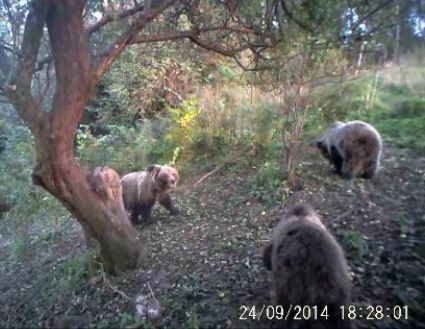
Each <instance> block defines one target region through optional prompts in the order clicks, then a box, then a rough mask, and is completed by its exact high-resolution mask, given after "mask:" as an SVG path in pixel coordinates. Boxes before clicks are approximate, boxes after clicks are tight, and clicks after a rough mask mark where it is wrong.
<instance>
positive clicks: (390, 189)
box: [0, 149, 425, 328]
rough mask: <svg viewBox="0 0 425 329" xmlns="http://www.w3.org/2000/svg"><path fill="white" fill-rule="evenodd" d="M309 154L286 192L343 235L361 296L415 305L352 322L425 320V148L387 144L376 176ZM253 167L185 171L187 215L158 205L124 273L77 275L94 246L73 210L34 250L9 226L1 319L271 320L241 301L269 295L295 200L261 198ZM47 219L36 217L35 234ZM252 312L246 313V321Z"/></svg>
mask: <svg viewBox="0 0 425 329" xmlns="http://www.w3.org/2000/svg"><path fill="white" fill-rule="evenodd" d="M303 154H304V155H303V159H302V161H300V165H299V172H300V177H301V181H300V183H301V189H300V190H298V191H294V192H291V191H288V193H287V197H286V199H285V200H284V203H285V204H290V203H294V202H296V201H308V202H310V203H311V204H313V205H314V206H315V207H316V209H317V211H318V213H319V214H320V215H321V217H322V219H323V221H324V223H325V225H327V226H328V228H329V229H330V230H331V231H332V233H334V234H335V236H336V237H337V239H338V241H340V243H341V244H342V245H343V247H344V249H345V250H346V254H347V258H348V262H349V265H350V269H351V274H352V279H353V284H354V296H353V297H354V301H353V304H354V305H356V306H358V307H363V308H364V309H366V308H367V306H368V305H373V306H374V307H376V306H377V305H382V306H383V307H384V310H386V309H387V308H390V309H391V310H392V309H393V307H394V306H396V305H401V306H404V305H408V320H394V319H391V318H390V317H386V316H384V318H383V319H381V320H375V321H373V320H366V319H364V318H363V319H360V318H359V319H357V320H355V321H353V324H354V325H355V326H356V327H358V328H370V327H373V328H413V327H415V328H425V296H424V295H425V294H424V292H425V157H413V156H412V155H411V154H410V153H409V152H407V151H403V150H398V149H392V150H387V151H386V152H385V153H384V156H383V161H382V169H381V171H380V172H379V175H378V177H377V178H376V179H375V180H374V181H364V180H356V181H354V182H349V181H344V180H341V179H339V178H337V177H335V176H334V175H333V174H332V173H331V171H330V169H329V168H328V167H327V166H326V162H325V161H324V160H323V159H321V158H320V157H318V155H317V153H315V152H312V150H308V149H307V150H305V152H303ZM255 172H256V171H255V170H254V169H252V170H246V169H245V170H242V169H236V168H233V167H230V168H226V167H223V168H222V169H221V170H220V171H218V172H216V173H215V174H213V175H211V176H210V177H208V178H207V179H205V180H204V181H203V182H202V183H200V184H198V185H197V186H196V187H194V186H193V183H194V182H196V181H197V180H198V179H199V178H200V177H202V176H203V175H202V174H201V175H199V176H198V177H193V178H192V179H191V180H186V181H184V182H182V185H181V186H180V188H179V189H178V191H176V193H175V194H174V198H175V199H176V200H177V204H178V206H179V208H180V209H181V212H180V214H179V215H178V216H176V217H170V216H169V215H168V213H167V212H166V211H165V210H163V209H160V208H158V207H157V208H156V209H155V211H154V213H153V218H154V219H155V220H154V222H153V223H152V224H150V225H148V226H143V227H142V226H140V227H138V229H139V230H140V233H141V237H142V239H143V240H144V241H145V243H146V245H147V246H148V248H149V255H150V259H149V262H148V264H146V266H145V267H144V268H141V269H139V270H135V271H131V272H128V273H126V274H125V275H121V276H119V277H111V276H109V275H105V274H103V273H102V272H96V271H94V275H92V276H91V277H90V278H87V279H84V280H80V281H77V282H74V283H73V285H70V284H69V282H70V281H72V278H75V277H78V273H76V272H78V271H79V269H80V268H81V267H82V266H81V264H79V263H78V261H75V260H74V261H73V259H75V257H77V256H78V255H81V254H82V253H84V252H85V247H84V242H83V237H82V234H81V232H80V229H79V227H78V225H76V224H75V223H74V221H73V220H72V219H70V220H69V222H66V223H64V224H62V227H61V229H60V230H58V232H57V234H56V235H55V236H54V237H50V238H49V239H44V240H43V239H40V238H38V239H34V241H35V242H34V243H33V244H32V245H31V249H32V253H31V255H32V256H31V257H30V259H28V260H26V261H21V262H20V261H17V259H16V257H15V256H14V254H13V248H12V245H13V244H12V243H11V241H9V240H8V239H7V238H6V237H3V238H2V245H3V246H2V249H1V252H0V276H1V282H0V292H1V294H0V305H1V307H0V327H25V328H29V327H44V326H48V325H50V326H55V323H56V325H57V323H59V322H53V324H52V322H51V321H53V320H54V321H60V320H61V319H62V320H64V319H65V320H66V319H67V320H69V321H71V322H73V323H74V324H76V325H77V326H81V327H91V328H115V327H126V328H154V327H173V328H174V327H175V328H180V327H183V328H210V327H211V328H213V327H214V328H258V327H267V326H268V325H269V324H270V323H268V322H267V320H266V319H265V317H263V318H262V319H260V320H258V319H255V320H253V319H251V318H250V317H249V316H247V315H248V314H243V311H244V306H247V307H249V309H251V308H252V306H254V305H255V306H256V307H259V308H261V307H262V305H264V304H269V297H268V290H269V286H270V277H269V275H268V272H267V271H266V270H265V268H264V266H263V264H262V258H261V256H262V250H263V248H264V246H265V245H266V242H267V241H268V238H269V236H270V234H271V232H272V229H273V227H274V226H275V224H276V221H277V220H278V219H279V217H280V215H281V213H282V211H283V210H284V208H285V205H282V206H281V207H274V208H270V206H267V205H266V204H264V203H260V202H259V201H258V200H257V199H255V198H254V197H253V194H252V193H251V192H250V189H251V187H252V185H250V181H251V180H252V178H253V175H254V174H255ZM40 230H41V226H40V225H39V226H38V227H35V228H33V231H32V234H33V235H34V237H37V236H40V234H41V233H40ZM78 259H80V258H78ZM83 274H84V273H83ZM66 282H68V284H65V283H66ZM136 295H144V296H147V298H149V299H153V297H152V296H154V298H155V299H157V300H158V301H159V302H160V304H161V310H162V314H161V316H160V317H159V318H157V319H155V320H145V319H140V318H139V317H136V316H134V314H135V313H134V312H135V308H134V303H133V299H134V297H135V296H136ZM358 312H359V314H362V315H364V316H366V315H367V313H369V312H368V311H363V312H360V311H358ZM392 313H393V312H392V311H388V312H386V313H385V314H392ZM243 315H244V316H245V317H246V318H247V319H246V320H240V317H241V316H243Z"/></svg>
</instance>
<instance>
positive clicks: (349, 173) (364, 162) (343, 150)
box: [316, 121, 382, 179]
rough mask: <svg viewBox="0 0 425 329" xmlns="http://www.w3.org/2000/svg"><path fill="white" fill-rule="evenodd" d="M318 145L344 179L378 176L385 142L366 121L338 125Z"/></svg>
mask: <svg viewBox="0 0 425 329" xmlns="http://www.w3.org/2000/svg"><path fill="white" fill-rule="evenodd" d="M316 146H317V147H318V148H319V149H320V151H321V152H322V154H323V156H324V157H325V158H327V159H328V160H329V161H330V163H331V164H333V165H334V166H335V169H336V172H337V173H338V174H339V175H341V176H342V177H343V178H349V179H352V178H354V177H361V178H366V179H371V178H373V177H374V176H375V175H376V172H377V170H378V167H379V161H380V158H381V152H382V141H381V136H380V135H379V133H378V131H377V130H376V129H375V128H374V127H372V126H371V125H370V124H368V123H366V122H363V121H350V122H347V123H343V122H335V123H333V124H332V125H331V126H330V127H329V128H328V130H327V131H326V132H325V133H324V134H323V136H322V137H321V138H320V139H319V140H318V141H317V142H316Z"/></svg>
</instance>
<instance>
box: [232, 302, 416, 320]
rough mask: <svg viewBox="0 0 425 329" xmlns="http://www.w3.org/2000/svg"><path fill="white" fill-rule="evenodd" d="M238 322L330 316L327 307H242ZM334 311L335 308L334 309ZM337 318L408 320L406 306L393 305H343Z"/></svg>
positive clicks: (311, 318) (308, 318)
mask: <svg viewBox="0 0 425 329" xmlns="http://www.w3.org/2000/svg"><path fill="white" fill-rule="evenodd" d="M239 310H240V316H239V320H260V319H267V320H286V321H287V320H317V319H319V318H322V319H328V318H329V317H330V316H331V314H330V310H329V308H328V306H321V307H319V306H311V305H304V306H302V305H289V306H287V307H286V308H285V307H283V306H282V305H266V304H263V305H258V306H257V305H252V306H248V305H242V306H241V307H240V308H239ZM334 311H335V308H334ZM337 312H338V314H337V316H339V317H341V319H342V320H355V319H365V320H376V321H379V320H383V319H386V318H391V319H393V320H408V318H409V315H408V306H407V305H395V306H391V307H385V306H382V305H367V306H356V305H347V306H345V305H343V306H340V308H339V310H337Z"/></svg>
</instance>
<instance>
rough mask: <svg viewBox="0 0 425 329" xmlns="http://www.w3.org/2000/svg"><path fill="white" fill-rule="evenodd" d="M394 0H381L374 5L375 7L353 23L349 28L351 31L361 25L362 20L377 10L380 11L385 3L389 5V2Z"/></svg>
mask: <svg viewBox="0 0 425 329" xmlns="http://www.w3.org/2000/svg"><path fill="white" fill-rule="evenodd" d="M393 1H394V0H387V1H383V2H381V3H380V4H379V5H377V6H376V8H374V9H372V10H371V11H370V12H369V13H368V14H366V15H364V16H363V17H361V18H360V19H359V20H358V21H357V22H356V24H354V26H353V27H352V28H351V31H354V30H355V29H357V28H358V27H359V26H360V25H362V24H363V23H364V21H366V20H367V19H368V18H369V17H371V16H373V15H375V14H376V13H377V12H378V11H380V10H381V9H382V8H384V7H386V6H387V5H389V4H390V3H391V2H393Z"/></svg>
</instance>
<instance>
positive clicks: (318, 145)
mask: <svg viewBox="0 0 425 329" xmlns="http://www.w3.org/2000/svg"><path fill="white" fill-rule="evenodd" d="M316 146H317V147H318V148H319V149H321V148H323V143H322V141H316Z"/></svg>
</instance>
